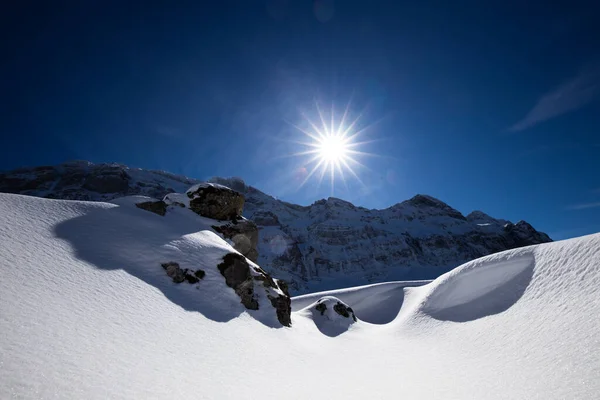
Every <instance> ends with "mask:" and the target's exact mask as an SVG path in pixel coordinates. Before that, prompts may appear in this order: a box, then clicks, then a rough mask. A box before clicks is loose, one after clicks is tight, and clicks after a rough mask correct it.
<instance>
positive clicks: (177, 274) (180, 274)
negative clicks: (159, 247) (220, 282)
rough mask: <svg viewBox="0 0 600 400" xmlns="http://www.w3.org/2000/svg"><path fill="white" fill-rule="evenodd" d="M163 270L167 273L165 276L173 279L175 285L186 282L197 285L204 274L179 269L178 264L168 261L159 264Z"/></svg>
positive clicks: (199, 270)
mask: <svg viewBox="0 0 600 400" xmlns="http://www.w3.org/2000/svg"><path fill="white" fill-rule="evenodd" d="M161 265H162V267H163V269H164V270H165V271H167V275H168V276H169V277H170V278H171V279H173V282H175V283H181V282H183V281H187V282H188V283H192V284H193V283H198V282H200V280H201V279H202V278H204V276H205V275H206V273H205V272H204V271H203V270H201V269H197V270H195V271H193V270H191V269H188V268H181V267H180V266H179V264H178V263H176V262H174V261H169V262H165V263H162V264H161Z"/></svg>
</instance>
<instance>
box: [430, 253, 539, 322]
mask: <svg viewBox="0 0 600 400" xmlns="http://www.w3.org/2000/svg"><path fill="white" fill-rule="evenodd" d="M534 265H535V259H534V257H533V254H531V253H526V254H522V255H521V254H518V253H517V254H514V253H508V254H506V253H504V254H501V255H495V256H491V257H485V258H482V259H478V260H476V261H473V262H471V263H468V264H465V265H463V266H461V267H459V268H456V269H454V270H453V271H451V272H448V273H447V274H444V275H443V276H441V277H440V278H438V279H436V280H435V281H434V283H432V285H433V286H434V289H433V290H432V291H431V293H430V294H429V295H428V296H427V298H426V299H425V301H424V302H423V304H422V306H421V309H422V311H423V312H425V313H426V314H428V315H429V316H431V317H433V318H436V319H440V320H448V321H456V322H466V321H471V320H474V319H478V318H483V317H486V316H488V315H493V314H498V313H501V312H503V311H506V310H507V309H508V308H509V307H510V306H512V305H513V304H514V303H516V302H517V301H518V300H519V298H521V296H522V295H523V293H525V290H526V289H527V286H528V285H529V283H530V282H531V278H532V276H533V267H534Z"/></svg>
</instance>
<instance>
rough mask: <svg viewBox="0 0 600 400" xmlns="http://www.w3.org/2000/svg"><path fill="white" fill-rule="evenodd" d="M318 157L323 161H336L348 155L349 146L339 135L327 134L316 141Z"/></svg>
mask: <svg viewBox="0 0 600 400" xmlns="http://www.w3.org/2000/svg"><path fill="white" fill-rule="evenodd" d="M317 146H318V149H319V157H321V159H322V160H323V161H327V162H333V163H337V162H339V161H340V160H342V159H344V158H347V157H348V151H349V150H350V149H349V147H348V146H347V145H346V141H345V140H344V137H342V136H341V135H329V136H326V137H324V138H319V140H318V142H317Z"/></svg>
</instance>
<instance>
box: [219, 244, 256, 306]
mask: <svg viewBox="0 0 600 400" xmlns="http://www.w3.org/2000/svg"><path fill="white" fill-rule="evenodd" d="M217 268H218V269H219V271H220V272H221V275H223V276H224V277H225V283H226V284H227V286H229V287H230V288H233V290H234V291H235V292H236V293H237V295H238V296H240V299H241V301H242V304H243V305H244V306H245V307H246V308H247V309H249V310H258V301H257V300H256V298H255V297H254V283H253V282H252V274H251V273H250V265H249V264H248V262H247V261H246V259H245V258H244V256H241V255H239V254H237V253H228V254H226V255H225V256H224V257H223V262H222V263H221V264H219V265H217Z"/></svg>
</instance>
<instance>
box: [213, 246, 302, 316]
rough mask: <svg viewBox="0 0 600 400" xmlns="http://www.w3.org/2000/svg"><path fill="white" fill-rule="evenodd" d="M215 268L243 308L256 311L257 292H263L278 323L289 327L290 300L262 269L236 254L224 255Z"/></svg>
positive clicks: (257, 305) (257, 302) (257, 306)
mask: <svg viewBox="0 0 600 400" xmlns="http://www.w3.org/2000/svg"><path fill="white" fill-rule="evenodd" d="M217 268H218V269H219V272H221V275H223V276H224V277H225V283H226V284H227V286H229V287H230V288H232V289H233V290H234V291H235V293H236V294H237V295H238V296H239V297H240V300H241V303H242V304H243V305H244V307H246V308H247V309H249V310H258V309H259V307H260V304H259V294H258V290H263V291H264V293H265V295H266V297H267V299H268V300H269V301H270V302H271V305H272V306H273V307H274V308H275V313H276V316H277V319H278V320H279V322H280V323H281V324H282V325H284V326H291V324H292V321H291V312H292V307H291V299H290V296H289V294H288V293H286V291H284V289H283V288H285V286H283V287H280V286H279V285H278V283H277V282H276V281H275V280H274V279H273V278H272V277H271V276H270V275H269V274H267V273H266V272H265V271H264V270H263V269H261V268H260V267H258V266H257V265H251V264H249V263H248V261H247V260H246V258H245V257H243V256H241V255H240V254H237V253H228V254H226V255H225V256H224V257H223V262H222V263H220V264H219V265H217ZM259 285H260V286H262V288H261V287H259Z"/></svg>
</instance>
